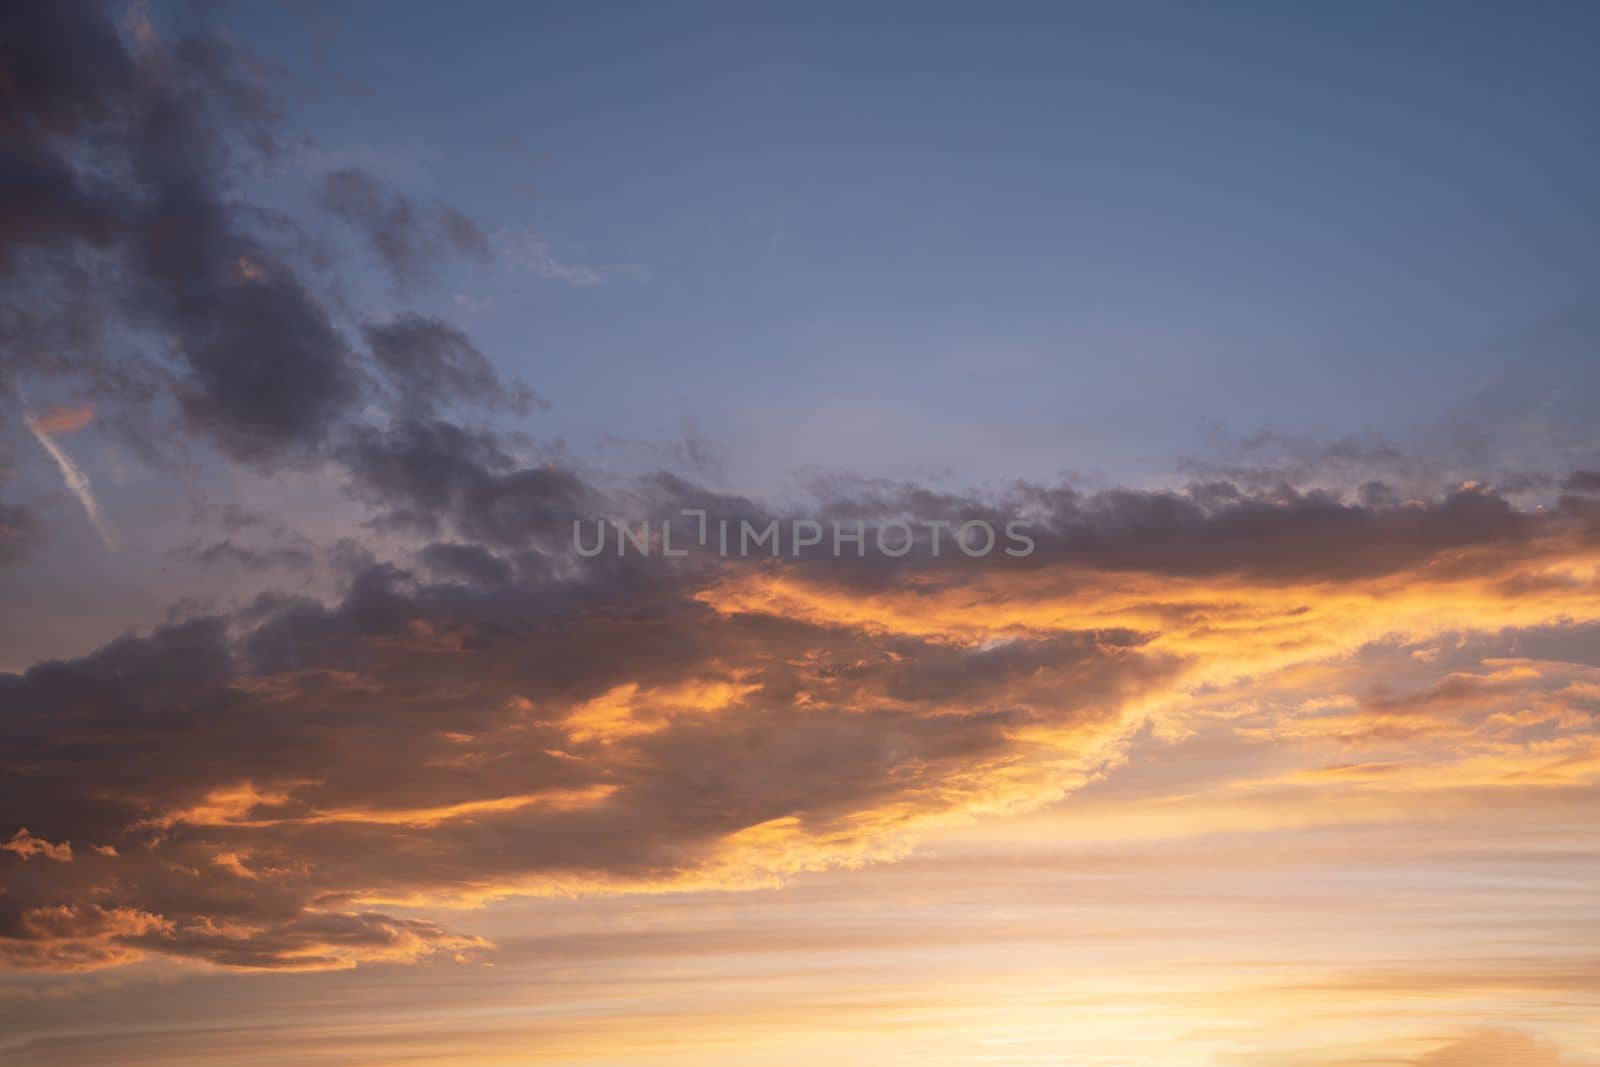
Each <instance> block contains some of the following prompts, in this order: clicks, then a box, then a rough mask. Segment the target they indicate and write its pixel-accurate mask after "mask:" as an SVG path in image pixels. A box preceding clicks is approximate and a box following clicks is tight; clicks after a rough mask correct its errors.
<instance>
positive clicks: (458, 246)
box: [321, 167, 492, 286]
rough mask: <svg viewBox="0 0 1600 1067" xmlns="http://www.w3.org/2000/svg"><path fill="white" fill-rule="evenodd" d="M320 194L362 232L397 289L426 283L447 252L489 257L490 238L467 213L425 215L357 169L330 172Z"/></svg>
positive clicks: (444, 211) (451, 210)
mask: <svg viewBox="0 0 1600 1067" xmlns="http://www.w3.org/2000/svg"><path fill="white" fill-rule="evenodd" d="M321 194H322V202H323V204H324V206H325V207H327V209H328V210H329V211H331V212H333V213H334V214H335V215H337V216H338V217H340V218H342V219H344V220H345V221H346V222H348V223H350V224H351V225H352V226H354V227H356V228H357V229H358V230H359V231H361V233H362V235H363V236H364V237H365V238H366V240H367V244H368V246H369V247H370V248H371V249H372V251H373V252H374V253H375V254H376V255H377V256H378V258H379V260H380V261H381V262H382V263H383V264H384V265H385V266H386V267H387V268H388V270H389V273H390V275H391V276H392V277H393V278H394V280H395V282H396V283H397V284H399V285H402V286H415V285H419V284H421V283H422V282H425V281H426V280H427V279H428V277H429V275H430V274H431V272H432V267H433V264H434V263H435V261H437V260H438V259H439V258H440V256H441V254H442V253H443V251H444V250H445V249H450V250H452V251H455V252H457V253H460V254H462V255H465V256H468V257H470V258H474V259H479V260H487V259H489V258H491V256H492V252H491V250H490V246H489V239H488V238H487V237H486V236H485V235H484V233H483V231H482V230H481V229H479V228H478V225H477V224H476V223H475V222H473V221H472V220H471V219H470V218H468V217H467V216H466V215H464V214H462V213H461V212H460V211H457V210H456V209H454V208H449V207H446V208H442V209H439V210H438V211H436V212H432V213H424V212H423V211H421V210H420V209H418V208H417V206H416V205H415V204H414V203H413V202H412V200H411V198H410V197H408V196H406V195H404V194H402V193H398V192H394V191H393V190H390V189H388V188H386V187H385V186H384V184H383V183H382V182H381V181H379V180H378V178H377V177H375V176H374V175H373V174H372V173H371V172H370V171H366V170H362V169H361V168H359V167H344V168H341V169H338V170H333V171H329V172H328V173H327V174H326V175H325V176H324V177H323V180H322V190H321ZM430 215H431V217H429V216H430Z"/></svg>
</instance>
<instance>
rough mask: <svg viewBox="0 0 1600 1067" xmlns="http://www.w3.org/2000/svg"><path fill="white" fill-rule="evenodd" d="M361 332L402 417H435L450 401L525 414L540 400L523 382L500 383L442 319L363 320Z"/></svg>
mask: <svg viewBox="0 0 1600 1067" xmlns="http://www.w3.org/2000/svg"><path fill="white" fill-rule="evenodd" d="M362 333H363V335H364V336H365V338H366V342H367V347H368V348H369V349H370V350H371V352H372V358H373V360H374V362H375V363H376V364H377V367H378V370H379V372H380V374H381V375H382V377H383V378H384V380H385V381H386V382H387V384H388V385H389V386H390V387H391V388H392V389H393V390H394V391H395V393H396V394H397V397H398V404H399V407H400V409H401V411H402V412H404V413H405V414H406V415H407V416H408V417H412V418H420V417H426V416H431V415H435V414H437V413H438V412H439V410H440V409H441V408H444V407H449V406H451V405H467V406H475V407H483V408H487V409H489V410H494V409H506V410H510V411H513V412H516V413H518V414H523V415H526V414H527V413H528V411H529V410H530V409H531V408H532V407H533V406H534V404H536V403H537V404H539V405H540V406H543V404H544V402H543V401H542V400H540V399H539V398H538V397H536V396H535V395H534V394H533V392H532V390H530V389H529V388H528V387H527V386H526V385H523V384H521V383H520V382H518V383H506V382H503V381H502V380H501V379H500V375H499V372H497V371H496V370H495V368H494V364H493V363H491V362H490V361H489V359H488V357H486V356H485V355H484V354H483V353H482V352H480V351H478V349H477V346H475V345H474V344H473V343H472V340H471V339H470V338H469V337H467V335H466V334H465V333H463V332H462V331H461V330H460V329H458V328H457V327H455V326H453V325H451V324H450V323H448V322H445V321H443V320H442V319H437V318H428V317H425V316H422V315H417V314H412V313H407V314H402V315H399V316H397V317H396V318H394V319H392V320H390V321H388V322H383V323H368V324H367V325H366V326H364V327H363V329H362Z"/></svg>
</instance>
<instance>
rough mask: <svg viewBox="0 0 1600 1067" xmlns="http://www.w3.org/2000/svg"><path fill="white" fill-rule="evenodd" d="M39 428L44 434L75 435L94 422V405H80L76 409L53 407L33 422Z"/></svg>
mask: <svg viewBox="0 0 1600 1067" xmlns="http://www.w3.org/2000/svg"><path fill="white" fill-rule="evenodd" d="M35 421H36V422H37V423H38V425H39V427H40V428H41V429H43V430H44V431H45V432H46V433H49V434H54V435H59V434H66V433H75V432H77V431H78V430H81V429H83V428H84V427H85V426H87V425H89V424H90V423H91V422H93V421H94V405H93V404H80V405H78V406H77V407H70V408H69V407H61V406H57V407H53V408H50V409H49V410H47V411H45V412H44V413H43V414H41V415H39V416H37V418H36V420H35Z"/></svg>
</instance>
